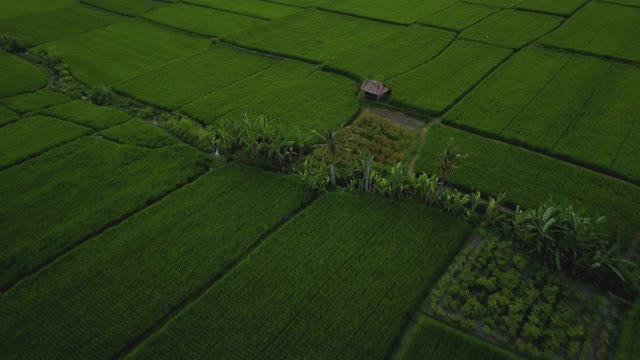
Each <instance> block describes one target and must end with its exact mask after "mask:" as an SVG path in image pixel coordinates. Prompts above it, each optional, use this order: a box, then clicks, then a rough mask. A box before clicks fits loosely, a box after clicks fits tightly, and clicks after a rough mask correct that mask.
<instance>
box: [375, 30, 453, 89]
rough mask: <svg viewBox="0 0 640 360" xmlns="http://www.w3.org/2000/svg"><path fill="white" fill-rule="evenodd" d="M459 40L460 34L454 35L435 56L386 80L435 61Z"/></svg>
mask: <svg viewBox="0 0 640 360" xmlns="http://www.w3.org/2000/svg"><path fill="white" fill-rule="evenodd" d="M422 26H426V25H422ZM427 27H428V26H427ZM459 39H460V34H458V33H456V36H454V38H453V39H451V41H450V42H449V43H448V44H447V46H445V47H443V48H442V49H441V50H440V51H438V52H437V53H436V54H434V55H433V56H432V57H431V58H430V59H429V60H427V61H425V62H424V63H422V64H420V65H418V66H414V67H412V68H411V69H409V70H406V71H403V72H401V73H399V74H396V75H393V76H392V77H390V78H389V79H387V81H391V80H393V79H395V78H397V77H399V76H402V75H405V74H407V73H410V72H412V71H414V70H416V69H418V68H420V67H422V66H424V65H426V64H428V63H429V62H431V61H433V60H435V59H437V58H438V57H440V56H441V55H442V54H443V53H444V52H445V51H447V50H448V49H449V48H450V47H451V46H453V44H455V42H456V41H458V40H459Z"/></svg>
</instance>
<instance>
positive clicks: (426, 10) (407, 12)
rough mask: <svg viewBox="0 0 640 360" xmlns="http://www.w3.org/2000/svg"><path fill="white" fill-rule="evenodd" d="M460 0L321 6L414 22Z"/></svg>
mask: <svg viewBox="0 0 640 360" xmlns="http://www.w3.org/2000/svg"><path fill="white" fill-rule="evenodd" d="M457 1H458V0H430V1H423V0H393V1H376V2H371V1H367V0H338V1H333V2H330V3H328V4H326V5H322V6H321V7H323V8H327V9H330V10H335V11H339V12H343V13H347V14H354V15H358V16H364V17H368V18H373V19H382V20H387V21H392V22H396V23H401V24H413V23H415V22H417V21H418V20H420V19H422V18H424V17H427V16H429V15H431V14H434V13H436V12H438V11H440V10H442V9H445V8H447V7H448V6H450V5H452V4H454V3H455V2H457Z"/></svg>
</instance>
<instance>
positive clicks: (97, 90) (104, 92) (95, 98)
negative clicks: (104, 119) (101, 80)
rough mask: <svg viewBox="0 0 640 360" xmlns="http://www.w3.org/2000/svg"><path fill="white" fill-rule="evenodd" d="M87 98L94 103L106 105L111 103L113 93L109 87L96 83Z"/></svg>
mask: <svg viewBox="0 0 640 360" xmlns="http://www.w3.org/2000/svg"><path fill="white" fill-rule="evenodd" d="M89 100H91V102H92V103H94V104H96V105H100V106H108V105H111V104H113V100H114V95H113V92H111V89H110V88H108V87H106V86H104V85H98V86H96V87H94V88H93V89H91V92H89Z"/></svg>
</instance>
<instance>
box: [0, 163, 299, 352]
mask: <svg viewBox="0 0 640 360" xmlns="http://www.w3.org/2000/svg"><path fill="white" fill-rule="evenodd" d="M239 179H242V181H238V180H239ZM309 200H310V194H309V193H308V192H307V191H306V190H305V187H304V185H303V184H302V183H300V182H298V181H294V180H293V179H290V178H286V177H283V176H280V175H276V174H271V173H267V172H263V171H260V170H257V169H252V168H248V167H241V166H235V165H232V166H227V167H225V168H222V169H217V170H214V171H213V172H212V173H209V174H207V175H204V176H202V177H201V178H199V179H198V180H196V181H195V182H194V183H193V184H190V185H187V186H185V187H184V188H182V189H180V190H178V191H176V192H175V193H173V194H171V195H169V196H167V197H166V198H165V199H163V200H162V201H160V202H159V203H157V204H155V205H153V206H151V207H149V208H148V209H145V210H144V211H143V212H141V213H139V214H137V215H135V216H133V217H132V218H130V219H128V220H127V221H125V222H123V223H122V224H120V225H118V226H116V227H114V228H112V229H110V230H108V231H106V232H104V233H103V234H102V235H100V236H98V237H96V238H94V239H92V240H90V241H89V242H87V243H86V244H84V245H83V246H81V247H79V248H78V249H77V250H75V251H73V252H71V253H69V254H68V255H66V256H65V257H64V258H62V259H61V261H58V262H56V263H54V264H52V265H51V266H50V267H49V268H47V270H46V271H43V272H40V273H38V274H36V275H35V276H32V277H30V278H28V279H26V280H25V281H23V282H22V283H20V284H19V285H17V286H16V287H15V288H13V289H12V290H11V291H9V292H7V293H6V294H5V295H4V296H3V298H2V299H1V300H0V317H2V319H3V321H2V322H1V323H0V334H1V336H0V344H1V345H0V346H1V347H2V348H3V349H4V350H3V353H4V357H5V358H7V359H12V358H38V357H47V358H72V357H81V358H112V357H114V356H115V353H116V352H117V351H118V350H120V349H122V348H124V347H125V345H126V344H127V342H128V341H130V340H131V339H132V338H134V337H135V336H137V335H140V334H142V333H143V332H144V331H145V330H146V329H148V328H151V327H153V325H154V324H155V323H156V322H157V321H158V320H159V319H160V318H162V317H163V316H164V315H165V314H167V313H169V312H171V310H172V309H173V308H174V307H177V306H178V305H179V304H180V303H181V302H182V301H184V300H185V299H187V298H190V297H192V296H194V295H195V294H197V293H198V292H199V291H201V289H202V288H203V287H206V286H207V284H209V283H210V282H211V281H213V280H214V279H215V278H216V277H218V276H219V275H220V274H221V273H223V272H224V271H225V269H226V268H227V267H229V266H230V265H231V264H232V263H233V262H234V261H235V260H236V259H237V258H238V257H239V256H241V255H242V254H243V253H244V252H245V251H247V250H248V249H250V248H251V247H252V245H253V244H254V243H255V242H256V241H257V239H258V238H259V237H260V236H261V235H262V234H264V233H265V232H267V231H269V229H271V228H273V227H274V226H275V225H276V224H278V223H279V222H280V221H281V218H282V216H283V215H285V214H290V213H291V212H293V211H294V210H296V209H297V208H300V207H301V206H302V205H303V204H304V203H306V202H307V201H309ZM53 299H56V300H53ZM60 326H64V327H65V328H66V330H65V331H60V330H59V329H60ZM97 339H100V341H96V340H97ZM52 343H55V344H56V346H55V347H53V348H52V347H51V344H52Z"/></svg>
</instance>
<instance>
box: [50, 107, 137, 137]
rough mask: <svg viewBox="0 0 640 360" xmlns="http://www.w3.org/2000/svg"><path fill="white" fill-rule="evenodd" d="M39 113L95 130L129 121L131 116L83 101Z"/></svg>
mask: <svg viewBox="0 0 640 360" xmlns="http://www.w3.org/2000/svg"><path fill="white" fill-rule="evenodd" d="M39 113H40V114H45V115H48V116H52V117H56V118H59V119H64V120H68V121H72V122H75V123H77V124H80V125H83V126H86V127H90V128H92V129H94V130H102V129H107V128H110V127H112V126H115V125H118V124H122V123H123V122H125V121H127V120H129V114H127V113H125V112H123V111H120V110H117V109H115V108H111V107H103V106H96V105H92V104H90V103H88V102H86V101H81V100H75V101H72V102H69V103H66V104H62V105H58V106H54V107H50V108H46V109H43V110H41V111H39Z"/></svg>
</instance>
